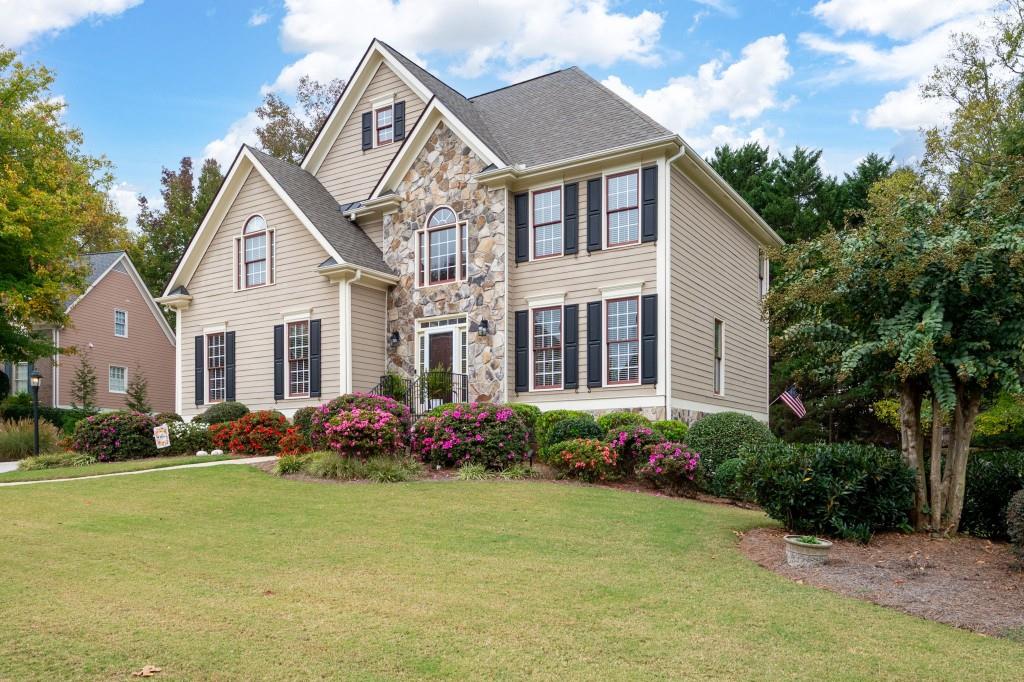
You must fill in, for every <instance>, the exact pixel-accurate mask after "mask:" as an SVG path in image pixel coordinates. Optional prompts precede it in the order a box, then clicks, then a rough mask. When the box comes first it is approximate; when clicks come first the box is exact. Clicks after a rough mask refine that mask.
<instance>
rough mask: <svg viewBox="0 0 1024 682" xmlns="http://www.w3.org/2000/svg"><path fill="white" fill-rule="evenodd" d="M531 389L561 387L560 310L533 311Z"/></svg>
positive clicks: (544, 309)
mask: <svg viewBox="0 0 1024 682" xmlns="http://www.w3.org/2000/svg"><path fill="white" fill-rule="evenodd" d="M533 387H534V388H541V389H543V388H561V387H562V308H561V306H559V307H555V308H537V309H535V310H534V311H533Z"/></svg>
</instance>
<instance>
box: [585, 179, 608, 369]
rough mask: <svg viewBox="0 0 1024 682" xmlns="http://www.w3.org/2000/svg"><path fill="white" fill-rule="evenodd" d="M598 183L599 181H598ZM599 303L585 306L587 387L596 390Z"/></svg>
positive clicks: (599, 324) (600, 338)
mask: <svg viewBox="0 0 1024 682" xmlns="http://www.w3.org/2000/svg"><path fill="white" fill-rule="evenodd" d="M598 182H600V181H598ZM603 305H604V304H603V303H602V302H601V301H593V302H591V303H588V304H587V386H589V387H590V388H597V387H599V386H600V385H601V374H602V369H601V365H602V362H601V355H602V352H603V351H604V349H603V348H602V346H603V345H604V344H603V341H602V338H603V331H604V330H603V329H601V327H602V326H603V324H604V323H603V322H602V321H601V306H603Z"/></svg>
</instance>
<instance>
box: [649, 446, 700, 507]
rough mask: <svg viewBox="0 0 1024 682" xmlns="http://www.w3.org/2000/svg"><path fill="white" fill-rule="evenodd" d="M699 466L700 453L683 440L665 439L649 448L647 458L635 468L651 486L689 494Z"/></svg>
mask: <svg viewBox="0 0 1024 682" xmlns="http://www.w3.org/2000/svg"><path fill="white" fill-rule="evenodd" d="M698 466H700V453H697V452H693V451H692V450H690V449H689V448H688V447H686V446H685V445H683V444H682V443H672V442H664V443H658V444H657V445H652V446H649V447H648V448H647V458H646V459H645V460H643V461H642V462H641V463H640V464H639V465H638V466H637V468H636V477H637V478H638V479H640V480H641V481H643V482H644V483H646V484H648V485H650V486H651V487H652V488H657V489H658V490H664V491H666V492H668V493H669V494H671V495H690V494H692V493H693V491H694V490H695V489H696V486H695V485H694V484H693V479H694V477H695V476H696V475H697V467H698Z"/></svg>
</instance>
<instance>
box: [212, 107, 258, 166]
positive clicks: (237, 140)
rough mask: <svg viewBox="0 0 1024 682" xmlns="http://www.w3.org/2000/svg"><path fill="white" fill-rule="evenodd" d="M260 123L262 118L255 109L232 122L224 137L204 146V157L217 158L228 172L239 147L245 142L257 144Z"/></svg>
mask: <svg viewBox="0 0 1024 682" xmlns="http://www.w3.org/2000/svg"><path fill="white" fill-rule="evenodd" d="M259 124H260V119H259V116H257V115H256V112H255V111H253V112H250V113H248V114H246V115H245V116H244V117H243V118H240V119H238V120H237V121H235V122H234V123H232V124H231V126H230V127H229V128H228V132H227V133H225V134H224V137H221V138H218V139H216V140H214V141H212V142H210V143H209V144H207V145H206V147H205V148H203V159H216V160H217V163H219V164H220V167H221V170H223V171H224V172H225V173H226V172H227V170H228V167H229V166H230V165H231V162H232V161H234V160H235V155H236V154H237V153H238V148H239V147H241V146H242V145H243V144H248V145H252V146H256V144H257V142H258V140H257V139H256V127H257V126H259Z"/></svg>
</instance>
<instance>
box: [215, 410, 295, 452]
mask: <svg viewBox="0 0 1024 682" xmlns="http://www.w3.org/2000/svg"><path fill="white" fill-rule="evenodd" d="M287 430H288V420H287V419H285V417H284V415H283V414H281V413H280V412H276V411H274V410H260V411H259V412H250V413H249V414H247V415H245V416H244V417H242V418H241V419H237V420H235V421H233V422H225V423H222V424H210V437H211V439H212V440H213V444H214V445H215V446H216V447H218V448H220V449H222V450H224V451H225V452H231V453H233V454H236V455H276V454H277V450H278V447H279V444H280V441H281V437H282V436H284V435H285V432H286V431H287Z"/></svg>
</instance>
